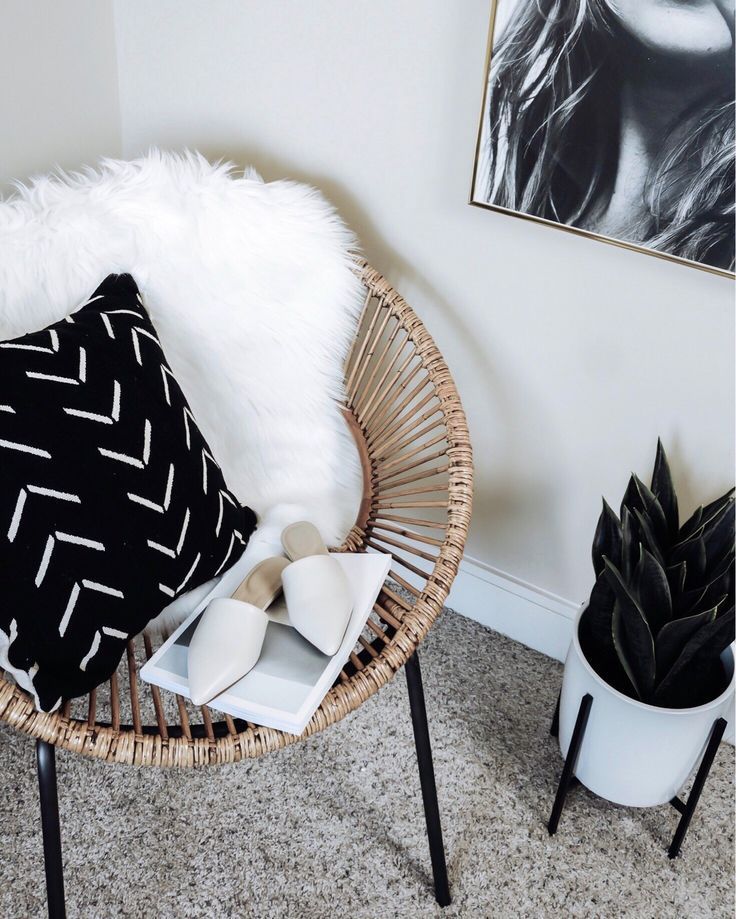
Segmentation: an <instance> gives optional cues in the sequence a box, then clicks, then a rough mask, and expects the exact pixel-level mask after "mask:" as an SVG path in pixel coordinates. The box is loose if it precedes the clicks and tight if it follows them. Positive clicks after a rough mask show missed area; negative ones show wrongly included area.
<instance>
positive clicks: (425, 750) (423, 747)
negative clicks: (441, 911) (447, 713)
mask: <svg viewBox="0 0 736 919" xmlns="http://www.w3.org/2000/svg"><path fill="white" fill-rule="evenodd" d="M405 669H406V683H407V686H408V689H409V707H410V709H411V723H412V725H413V727H414V743H415V744H416V748H417V762H418V764H419V781H420V784H421V786H422V799H423V800H424V816H425V818H426V821H427V837H428V839H429V854H430V857H431V859H432V873H433V875H434V895H435V899H436V900H437V902H438V903H439V905H440V906H449V904H450V903H451V901H452V898H451V896H450V885H449V882H448V879H447V865H446V863H445V847H444V843H443V841H442V826H441V824H440V809H439V805H438V803H437V786H436V784H435V780H434V765H433V763H432V747H431V744H430V741H429V725H428V723H427V708H426V705H425V702H424V687H423V686H422V671H421V670H420V668H419V657H418V656H417V653H416V651H415V652H414V654H412V656H411V657H410V658H409V660H408V661H407V662H406V668H405Z"/></svg>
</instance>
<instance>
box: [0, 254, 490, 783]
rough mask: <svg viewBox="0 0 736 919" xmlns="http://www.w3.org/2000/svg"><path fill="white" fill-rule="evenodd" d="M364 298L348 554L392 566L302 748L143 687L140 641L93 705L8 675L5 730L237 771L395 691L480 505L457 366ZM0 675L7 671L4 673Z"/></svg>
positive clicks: (395, 301)
mask: <svg viewBox="0 0 736 919" xmlns="http://www.w3.org/2000/svg"><path fill="white" fill-rule="evenodd" d="M356 270H357V271H358V272H359V273H360V276H361V280H362V282H363V284H364V287H365V291H366V298H365V304H364V307H363V312H362V315H361V318H360V321H359V324H358V329H357V334H356V338H355V342H354V345H353V349H352V352H351V354H350V356H349V358H348V361H347V363H346V371H345V380H346V387H345V388H346V394H347V402H346V406H345V413H346V418H347V420H348V423H349V425H350V428H351V430H352V432H353V435H354V437H355V439H356V443H357V446H358V450H359V453H360V457H361V462H362V466H363V500H362V502H361V506H360V511H359V514H358V518H357V520H356V522H355V525H354V527H353V528H352V530H351V531H350V533H349V534H348V536H347V538H346V540H345V542H344V543H343V545H342V546H341V547H339V548H340V551H344V552H383V553H390V554H391V555H392V556H393V565H392V569H391V572H390V575H389V580H388V581H387V583H386V584H385V585H384V587H383V589H382V591H381V593H380V595H379V597H378V600H377V602H376V604H375V606H374V609H373V612H372V614H371V617H370V619H369V620H368V622H367V624H366V627H365V629H364V630H363V634H362V635H361V636H360V639H359V643H358V644H357V645H356V647H355V649H354V651H353V652H352V653H351V655H350V660H349V661H348V663H347V664H346V665H345V667H344V668H343V670H342V672H341V673H340V676H339V679H338V680H337V681H336V682H335V684H334V685H333V687H332V688H331V689H330V691H329V692H328V693H327V695H326V696H325V698H324V700H323V701H322V703H321V705H320V707H319V708H318V710H317V711H316V712H315V714H314V716H313V717H312V719H311V721H310V722H309V724H308V725H307V728H306V730H305V731H304V733H303V734H302V735H301V737H296V736H294V735H292V734H287V733H285V732H283V731H277V730H274V729H272V728H266V727H263V726H260V725H255V724H251V723H250V722H244V721H240V720H239V719H233V718H231V717H230V716H222V715H221V714H220V713H219V712H215V711H210V709H209V708H208V707H207V706H202V707H199V708H197V707H195V706H193V705H191V703H190V702H189V700H186V699H184V698H183V697H181V696H178V695H175V694H174V693H169V692H166V691H162V690H160V689H159V688H158V687H156V686H152V685H149V684H146V683H144V682H142V681H141V680H140V679H139V677H138V670H139V668H140V666H141V664H142V662H143V661H144V660H145V659H147V658H150V657H151V655H152V653H153V651H154V646H153V643H152V641H151V639H150V638H149V637H148V636H146V635H142V636H138V637H137V638H136V639H133V640H131V641H130V642H129V643H128V649H127V655H126V656H125V657H124V659H123V661H122V662H121V664H120V667H119V668H118V671H117V673H115V674H114V675H113V677H112V679H111V680H110V682H109V684H106V685H104V686H100V687H98V688H97V689H96V690H94V691H93V692H92V693H91V694H90V695H89V697H87V698H85V699H73V700H71V701H69V702H67V703H66V704H65V705H64V706H63V707H62V708H61V709H60V710H58V711H56V712H54V713H51V714H46V713H44V712H38V711H36V710H35V708H34V706H33V701H32V699H31V697H30V696H29V695H28V694H27V693H25V692H24V691H23V690H21V689H20V688H19V687H18V686H17V685H15V684H14V683H13V682H12V681H11V680H9V679H4V678H3V677H2V676H0V720H3V721H5V722H7V723H8V724H10V725H12V726H13V727H15V728H17V729H18V730H20V731H23V732H25V733H27V734H29V735H31V736H33V737H35V738H40V739H42V740H45V741H48V742H49V743H52V744H54V745H56V746H58V747H62V748H64V749H66V750H73V751H76V752H78V753H83V754H86V755H88V756H93V757H96V758H99V759H104V760H107V761H109V762H117V763H128V764H135V765H150V766H198V765H214V764H218V763H231V762H236V761H238V760H241V759H245V758H252V757H256V756H260V755H261V754H263V753H268V752H270V751H272V750H277V749H279V748H280V747H284V746H287V745H288V744H291V743H294V742H296V741H297V740H300V739H301V738H303V737H308V736H310V735H311V734H314V733H316V732H317V731H321V730H323V729H324V728H326V727H327V726H328V725H330V724H333V723H335V722H336V721H339V720H340V719H341V718H343V717H344V716H345V715H347V714H348V712H351V711H353V710H354V709H356V708H358V706H359V705H361V703H362V702H364V701H365V700H366V699H368V698H369V697H370V696H372V695H373V694H374V693H375V692H377V691H378V689H380V688H381V686H383V685H384V684H385V683H387V682H388V681H389V680H390V679H391V678H392V677H393V675H394V674H395V673H396V671H397V670H399V669H400V668H401V667H402V666H403V665H404V664H405V663H406V661H407V660H408V659H409V658H410V657H411V655H412V654H413V653H414V651H415V650H416V649H417V646H418V645H419V643H420V642H421V640H422V639H423V638H424V636H425V635H426V633H427V631H428V630H429V628H430V626H431V625H432V622H433V621H434V620H435V619H436V617H437V616H438V615H439V613H440V612H441V610H442V606H443V604H444V601H445V599H446V597H447V594H448V592H449V589H450V585H451V584H452V581H453V579H454V577H455V575H456V573H457V569H458V565H459V563H460V559H461V558H462V553H463V548H464V545H465V538H466V535H467V529H468V525H469V522H470V512H471V505H472V475H473V472H472V454H471V448H470V441H469V437H468V430H467V425H466V421H465V416H464V413H463V410H462V406H461V404H460V398H459V396H458V393H457V390H456V388H455V385H454V383H453V381H452V378H451V376H450V373H449V371H448V369H447V366H446V364H445V362H444V360H443V359H442V356H441V354H440V353H439V351H438V350H437V347H436V346H435V344H434V342H433V340H432V338H431V336H430V335H429V333H428V332H427V330H426V329H425V328H424V326H423V325H422V323H421V322H420V321H419V319H418V318H417V316H416V314H415V313H414V312H413V311H412V309H411V308H410V307H409V306H408V305H407V304H406V303H405V302H404V300H403V299H402V298H401V297H400V296H399V294H398V293H396V291H395V290H393V289H392V288H391V287H390V285H389V284H388V283H387V282H386V281H385V280H384V278H382V277H381V275H379V274H378V273H377V272H376V271H374V270H373V269H372V268H370V267H369V266H368V265H367V264H365V263H364V262H359V263H357V268H356ZM0 673H2V671H0Z"/></svg>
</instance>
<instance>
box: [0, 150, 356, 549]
mask: <svg viewBox="0 0 736 919" xmlns="http://www.w3.org/2000/svg"><path fill="white" fill-rule="evenodd" d="M353 243H354V240H353V237H352V235H351V234H350V233H349V231H348V230H347V229H346V228H345V226H344V224H343V223H342V221H341V220H340V219H339V217H338V216H337V215H336V213H335V211H334V210H333V209H332V208H331V206H330V205H329V204H328V203H327V202H326V201H325V200H324V198H323V197H322V196H321V195H320V194H319V193H318V192H316V191H315V190H314V189H312V188H308V187H306V186H304V185H299V184H296V183H293V182H286V181H282V182H271V183H264V182H263V181H262V180H261V179H260V177H259V176H258V175H256V174H255V173H254V172H252V171H246V173H245V175H243V176H237V177H236V176H234V175H233V167H232V166H231V165H230V164H226V165H223V164H218V165H211V164H210V163H208V162H207V161H206V160H205V159H204V158H203V157H201V156H199V155H197V154H193V153H185V154H182V155H172V154H164V153H161V152H156V151H154V152H152V153H150V154H149V155H147V156H145V157H143V158H141V159H138V160H135V161H133V162H123V161H117V160H106V161H104V162H103V163H102V164H101V166H100V168H99V169H98V170H89V171H86V172H84V173H82V174H75V175H72V176H67V175H59V176H50V177H42V178H37V179H34V180H33V182H32V183H31V184H30V185H28V186H18V188H17V191H16V193H15V194H14V195H12V196H11V197H9V198H8V199H6V200H5V201H0V339H8V338H13V337H15V336H18V335H21V334H23V333H25V332H29V331H32V330H35V329H40V328H43V327H44V326H46V325H48V324H49V323H51V322H54V321H56V320H58V319H60V318H62V317H63V316H64V315H66V314H67V313H69V312H71V311H72V310H73V309H75V308H76V306H77V304H79V303H81V302H82V301H83V300H85V299H86V297H87V296H88V295H89V294H90V292H91V291H92V290H94V288H95V287H96V286H97V284H99V282H100V281H101V280H102V279H103V278H104V277H105V276H106V275H107V274H109V273H111V272H126V271H127V272H130V273H131V274H132V275H133V277H134V278H135V280H136V281H137V283H138V285H139V287H140V289H141V291H142V293H143V296H144V299H145V302H146V305H147V306H148V309H149V310H150V313H151V316H152V318H153V321H154V323H155V325H156V328H157V329H158V332H159V334H160V337H161V340H162V342H163V345H164V348H165V351H166V354H167V356H168V359H169V361H170V363H171V365H172V367H173V369H174V372H175V373H176V376H177V378H178V379H179V382H180V383H181V386H182V389H183V390H184V393H185V394H186V396H187V398H188V399H189V402H190V403H191V405H192V409H193V411H194V413H195V415H196V417H197V420H198V422H199V425H200V427H201V429H202V431H203V433H204V434H205V436H206V437H207V439H208V440H209V442H210V445H211V446H212V448H213V450H214V453H215V455H216V457H217V458H218V460H219V462H220V464H221V466H222V467H223V471H224V473H225V477H226V479H227V481H228V483H229V486H230V487H231V488H232V490H233V491H234V492H235V493H236V494H237V495H238V497H239V498H240V499H241V500H242V501H243V502H245V503H247V504H249V505H250V506H251V507H253V509H254V510H255V511H256V512H257V513H259V514H263V513H264V512H266V511H268V510H269V509H270V508H273V507H274V506H276V505H294V506H295V507H294V509H293V514H292V516H304V517H307V518H308V519H311V520H312V521H313V522H314V523H315V524H317V526H318V527H319V528H320V530H321V531H322V533H323V535H324V537H325V539H326V540H327V542H328V543H335V542H337V541H339V540H340V539H341V538H342V537H343V535H344V534H345V533H346V532H347V531H348V530H349V528H350V526H351V525H352V523H353V521H354V519H355V514H356V510H357V506H358V501H359V494H360V472H359V461H358V458H357V453H356V451H355V447H354V444H353V442H352V439H351V437H350V434H349V432H348V431H347V429H346V426H345V423H344V421H343V419H342V416H341V414H340V409H339V402H340V401H341V399H342V379H343V378H342V365H343V360H344V358H345V355H346V352H347V347H348V345H349V343H350V341H351V339H352V336H353V333H354V329H355V321H356V315H357V312H358V310H359V307H360V303H361V300H362V294H361V287H360V284H359V282H358V281H357V279H356V277H355V275H354V274H353V272H352V270H351V256H350V249H351V247H352V246H353ZM287 516H288V515H287Z"/></svg>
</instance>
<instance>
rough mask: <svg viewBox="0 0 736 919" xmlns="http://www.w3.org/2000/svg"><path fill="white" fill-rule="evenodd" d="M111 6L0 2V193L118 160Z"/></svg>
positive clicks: (103, 1) (48, 0) (82, 0)
mask: <svg viewBox="0 0 736 919" xmlns="http://www.w3.org/2000/svg"><path fill="white" fill-rule="evenodd" d="M117 83H118V81H117V63H116V58H115V33H114V29H113V13H112V0H64V2H63V3H60V2H59V0H0V86H1V87H2V89H0V124H2V130H1V131H0V192H2V191H7V188H5V189H3V185H5V183H7V181H8V180H9V179H12V178H18V179H25V178H27V177H28V176H29V175H31V174H33V173H36V172H46V171H47V170H49V169H52V168H53V167H54V166H55V165H60V166H62V167H65V168H70V169H75V168H79V167H80V166H81V165H82V164H83V163H88V162H94V160H95V159H96V158H97V157H98V156H102V155H107V156H116V155H119V154H120V146H121V143H120V107H119V104H118V85H117Z"/></svg>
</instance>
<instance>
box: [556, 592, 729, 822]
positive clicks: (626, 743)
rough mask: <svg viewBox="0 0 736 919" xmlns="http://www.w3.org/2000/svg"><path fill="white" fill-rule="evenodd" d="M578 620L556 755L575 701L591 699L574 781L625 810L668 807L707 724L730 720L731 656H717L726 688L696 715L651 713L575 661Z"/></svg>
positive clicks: (579, 657) (566, 742) (564, 742)
mask: <svg viewBox="0 0 736 919" xmlns="http://www.w3.org/2000/svg"><path fill="white" fill-rule="evenodd" d="M584 611H585V607H583V608H582V609H581V611H580V613H578V617H577V620H576V622H575V629H574V632H573V639H572V643H571V645H570V650H569V651H568V653H567V659H566V661H565V675H564V678H563V681H562V695H561V698H560V731H559V740H560V750H561V751H562V755H563V756H567V751H568V748H569V746H570V739H571V737H572V731H573V727H574V726H575V720H576V718H577V714H578V708H579V706H580V701H581V699H582V697H583V696H584V695H585V694H586V693H590V695H591V696H592V697H593V705H592V707H591V710H590V717H589V719H588V726H587V729H586V731H585V736H584V738H583V743H582V746H581V748H580V755H579V758H578V762H577V766H576V768H575V775H576V776H577V778H578V779H579V780H580V781H581V782H582V783H583V785H585V786H586V788H589V789H590V790H591V791H593V792H595V794H597V795H600V796H601V797H602V798H606V799H607V800H609V801H613V802H615V803H616V804H625V805H629V806H632V807H650V806H652V805H655V804H664V803H666V802H667V801H670V800H671V799H672V798H674V797H675V795H677V794H678V793H679V792H680V790H681V789H682V787H683V785H684V784H685V782H686V781H687V779H688V777H689V776H690V773H691V772H692V771H693V769H694V768H695V767H696V766H697V764H698V763H699V762H700V757H701V755H702V753H703V751H704V748H705V745H706V743H707V742H708V738H709V736H710V732H711V728H712V727H713V722H714V721H715V720H716V719H717V718H719V717H722V718H725V719H726V720H727V721H730V720H732V718H733V700H734V651H733V646H731V647H730V648H728V649H727V650H726V651H725V652H724V654H723V662H724V666H725V667H726V668H727V669H726V672H727V673H729V675H730V681H729V684H728V687H727V688H726V689H725V690H724V692H722V693H721V695H720V696H718V698H717V699H714V700H713V701H712V702H708V703H707V704H706V705H701V706H699V707H697V708H679V709H678V708H657V707H655V706H653V705H645V704H644V703H642V702H638V701H637V700H635V699H630V698H629V697H628V696H624V695H623V694H622V693H620V692H618V691H617V690H615V689H613V688H612V687H610V686H609V685H608V684H607V683H606V682H605V681H604V680H602V679H601V677H599V676H598V674H597V673H596V672H595V671H594V670H593V668H592V667H591V666H590V664H589V663H588V661H587V660H586V659H585V656H584V655H583V652H582V649H581V647H580V641H579V638H578V627H579V624H580V617H581V616H582V615H583V613H584Z"/></svg>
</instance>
